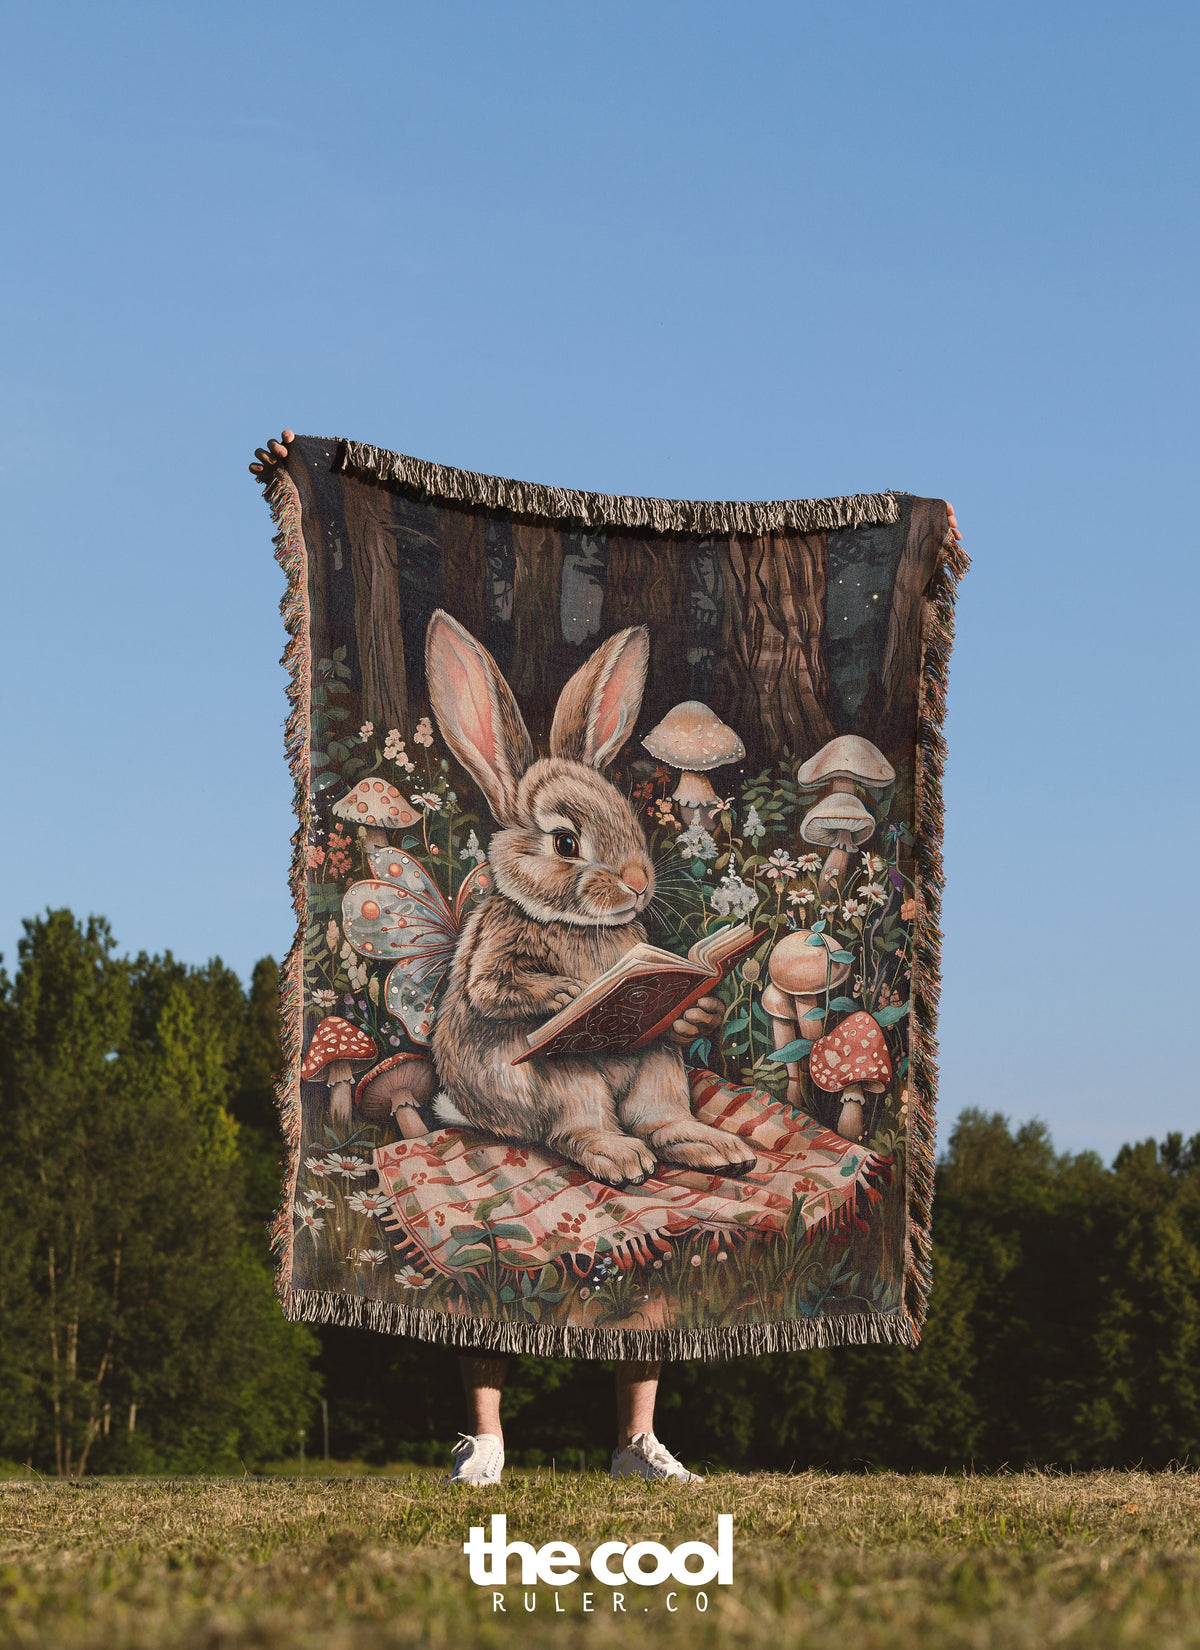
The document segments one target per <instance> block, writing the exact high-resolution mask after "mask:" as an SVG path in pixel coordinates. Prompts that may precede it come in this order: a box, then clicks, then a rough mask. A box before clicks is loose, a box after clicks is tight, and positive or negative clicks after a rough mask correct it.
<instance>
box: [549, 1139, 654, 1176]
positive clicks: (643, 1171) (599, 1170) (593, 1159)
mask: <svg viewBox="0 0 1200 1650" xmlns="http://www.w3.org/2000/svg"><path fill="white" fill-rule="evenodd" d="M555 1145H556V1146H557V1147H558V1149H559V1150H560V1151H561V1152H563V1153H564V1154H565V1155H566V1156H567V1157H569V1158H570V1159H571V1161H572V1162H573V1163H578V1165H579V1167H580V1168H581V1169H583V1170H585V1171H586V1172H587V1173H588V1174H590V1175H591V1177H592V1179H593V1180H602V1181H603V1182H604V1184H605V1185H606V1186H640V1185H641V1183H642V1181H643V1180H645V1178H646V1176H647V1175H651V1174H653V1173H654V1170H655V1168H656V1167H657V1164H658V1160H657V1158H656V1157H655V1155H654V1153H653V1152H652V1151H651V1149H650V1147H649V1146H648V1145H646V1143H645V1141H643V1140H637V1139H635V1138H634V1136H633V1135H631V1134H608V1133H605V1132H604V1131H602V1130H600V1129H588V1130H586V1131H583V1132H581V1133H579V1134H577V1135H574V1136H573V1137H572V1138H571V1139H570V1140H569V1141H564V1140H559V1141H556V1142H555Z"/></svg>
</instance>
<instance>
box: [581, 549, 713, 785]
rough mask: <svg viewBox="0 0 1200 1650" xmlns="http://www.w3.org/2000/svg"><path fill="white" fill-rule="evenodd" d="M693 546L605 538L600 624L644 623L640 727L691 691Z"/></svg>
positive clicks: (605, 630)
mask: <svg viewBox="0 0 1200 1650" xmlns="http://www.w3.org/2000/svg"><path fill="white" fill-rule="evenodd" d="M695 550H696V546H695V544H694V543H692V542H691V541H688V540H680V539H662V538H649V539H631V538H622V537H618V536H617V535H614V534H610V535H609V538H608V567H607V573H606V576H605V581H604V605H603V608H602V609H601V619H600V628H601V632H602V634H603V635H604V636H611V635H612V634H613V633H614V632H615V631H618V630H624V629H625V627H626V626H627V625H635V624H644V625H645V626H646V627H647V629H648V630H649V632H650V670H649V673H648V675H647V678H646V693H645V697H644V698H643V700H642V716H641V722H642V725H643V726H645V727H653V726H654V724H655V723H657V722H660V721H661V720H662V718H663V717H664V716H665V715H666V714H667V712H668V711H669V710H670V709H671V707H672V706H673V705H677V704H679V702H680V700H682V699H686V698H688V697H689V695H690V692H691V665H690V664H689V662H688V625H689V621H690V618H691V593H692V584H691V580H692V556H693V554H694V553H695ZM643 754H644V753H643Z"/></svg>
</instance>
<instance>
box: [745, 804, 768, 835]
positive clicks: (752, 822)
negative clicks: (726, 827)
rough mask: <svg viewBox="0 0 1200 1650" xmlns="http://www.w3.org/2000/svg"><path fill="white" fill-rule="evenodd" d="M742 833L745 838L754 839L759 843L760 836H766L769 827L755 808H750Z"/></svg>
mask: <svg viewBox="0 0 1200 1650" xmlns="http://www.w3.org/2000/svg"><path fill="white" fill-rule="evenodd" d="M742 832H743V834H744V835H745V836H748V837H750V838H752V839H753V840H754V841H755V842H757V841H758V839H759V837H760V836H766V834H767V827H766V826H765V825H764V824H763V822H762V819H761V818H760V817H759V812H758V809H757V808H755V807H753V806H752V807H751V808H750V810H749V812H748V813H747V815H746V822H745V824H744V825H743V826H742Z"/></svg>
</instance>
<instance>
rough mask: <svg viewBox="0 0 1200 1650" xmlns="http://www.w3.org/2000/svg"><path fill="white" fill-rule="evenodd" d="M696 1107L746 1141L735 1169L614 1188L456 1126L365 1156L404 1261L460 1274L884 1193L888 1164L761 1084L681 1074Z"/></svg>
mask: <svg viewBox="0 0 1200 1650" xmlns="http://www.w3.org/2000/svg"><path fill="white" fill-rule="evenodd" d="M691 1086H692V1096H693V1109H694V1112H695V1115H696V1116H697V1117H698V1118H700V1119H701V1120H702V1121H704V1122H706V1123H711V1124H712V1125H713V1126H714V1127H715V1128H724V1129H729V1130H730V1131H732V1132H733V1133H735V1134H737V1135H738V1136H739V1137H740V1138H741V1139H743V1140H747V1141H749V1142H750V1143H751V1144H752V1145H753V1146H754V1148H755V1151H756V1154H757V1163H756V1165H755V1167H754V1169H752V1170H751V1171H750V1173H749V1174H747V1175H744V1176H742V1177H739V1178H738V1179H728V1178H725V1177H723V1176H721V1175H711V1174H704V1173H699V1172H697V1171H695V1170H689V1169H680V1168H671V1167H661V1168H660V1169H659V1171H658V1172H657V1173H656V1174H655V1175H653V1176H652V1177H651V1178H650V1179H649V1180H646V1181H643V1182H642V1184H641V1185H640V1186H627V1187H624V1188H622V1189H621V1190H619V1191H618V1190H615V1189H614V1188H613V1187H611V1186H605V1185H603V1184H602V1183H601V1182H599V1181H595V1180H589V1178H588V1176H587V1175H586V1174H584V1173H583V1171H582V1170H580V1169H575V1168H572V1167H571V1165H570V1164H569V1163H566V1162H564V1160H563V1159H562V1158H560V1157H556V1156H555V1155H554V1154H553V1153H550V1152H547V1151H545V1150H544V1149H539V1148H538V1147H535V1146H516V1145H505V1144H501V1143H497V1142H495V1141H491V1140H487V1139H485V1138H482V1137H481V1136H479V1135H477V1134H471V1133H468V1132H464V1131H463V1130H461V1129H440V1130H438V1131H437V1132H436V1133H435V1134H431V1135H429V1136H427V1137H425V1138H423V1139H417V1140H399V1141H392V1142H389V1143H388V1144H387V1145H385V1146H379V1147H377V1148H376V1151H375V1154H374V1166H375V1169H376V1171H377V1173H378V1175H379V1179H380V1183H381V1186H382V1187H383V1189H384V1190H385V1191H386V1192H387V1193H388V1194H389V1195H390V1197H391V1199H392V1206H391V1207H390V1209H388V1210H387V1212H386V1213H384V1214H382V1215H381V1217H380V1223H381V1225H382V1226H383V1228H384V1230H385V1231H387V1232H388V1233H389V1234H390V1235H391V1237H392V1241H393V1245H394V1247H395V1248H396V1250H397V1252H398V1253H400V1254H401V1255H402V1256H403V1258H404V1259H405V1260H406V1261H407V1262H408V1263H410V1264H417V1265H419V1266H422V1267H424V1266H427V1265H428V1266H433V1267H436V1268H438V1269H439V1270H440V1271H443V1272H462V1271H470V1270H473V1269H475V1268H477V1267H479V1266H483V1265H487V1264H488V1263H489V1262H490V1261H492V1260H493V1259H495V1260H496V1261H498V1262H500V1263H501V1264H503V1265H505V1266H511V1267H516V1268H519V1269H522V1270H525V1271H528V1270H530V1269H534V1268H536V1269H539V1270H540V1269H541V1268H542V1267H544V1266H546V1265H547V1264H548V1263H550V1262H553V1261H566V1262H568V1263H569V1264H570V1266H571V1268H572V1270H573V1272H574V1273H575V1274H576V1276H579V1277H585V1278H586V1277H587V1276H589V1275H590V1274H591V1272H592V1271H593V1269H594V1266H595V1262H596V1260H597V1259H598V1258H599V1257H600V1256H604V1255H611V1256H612V1258H613V1260H614V1262H615V1264H616V1265H618V1266H620V1267H622V1268H628V1267H631V1266H633V1265H635V1264H637V1263H641V1264H642V1265H651V1266H652V1265H653V1263H654V1262H655V1261H656V1260H661V1258H662V1255H663V1254H670V1253H671V1252H672V1242H673V1240H677V1239H680V1238H686V1237H689V1236H691V1235H692V1234H694V1233H698V1232H707V1233H709V1234H710V1235H720V1236H722V1237H724V1238H725V1239H726V1240H730V1239H733V1238H736V1237H738V1236H742V1237H746V1236H749V1235H750V1234H751V1233H758V1234H764V1233H771V1234H773V1235H776V1236H778V1235H780V1234H782V1233H783V1232H784V1231H785V1230H786V1229H787V1228H788V1225H789V1222H790V1223H791V1224H792V1225H793V1227H794V1228H795V1229H796V1230H798V1231H800V1232H803V1233H805V1234H807V1233H808V1232H809V1231H810V1230H812V1229H813V1228H814V1227H816V1226H822V1225H826V1224H829V1223H836V1222H838V1221H839V1220H841V1221H843V1222H845V1221H847V1220H855V1219H858V1220H861V1216H860V1215H859V1214H858V1213H857V1210H858V1206H859V1204H860V1203H862V1204H865V1205H866V1206H867V1207H868V1208H869V1206H870V1205H871V1204H873V1203H875V1202H878V1200H879V1198H880V1196H881V1195H882V1194H881V1192H880V1191H879V1189H878V1188H879V1186H880V1185H881V1184H883V1183H886V1180H887V1178H888V1171H889V1164H888V1163H887V1162H885V1161H884V1160H881V1159H880V1158H879V1157H877V1156H876V1155H875V1154H874V1153H873V1152H870V1151H867V1150H865V1149H864V1148H863V1147H861V1146H859V1145H856V1144H855V1143H854V1142H852V1141H849V1140H844V1139H843V1138H842V1137H841V1135H838V1134H835V1133H833V1131H832V1130H830V1129H825V1128H822V1127H821V1125H820V1124H819V1123H816V1122H814V1121H813V1120H812V1119H811V1118H809V1117H805V1116H803V1115H802V1114H800V1113H797V1112H794V1111H792V1110H791V1108H790V1107H786V1106H783V1105H781V1104H780V1103H779V1102H778V1101H776V1100H772V1099H771V1097H770V1095H768V1094H764V1093H763V1092H762V1091H761V1090H757V1089H753V1088H747V1087H735V1086H733V1085H731V1084H728V1083H725V1082H723V1081H722V1079H721V1078H719V1077H717V1076H715V1075H714V1074H713V1073H712V1072H707V1071H697V1072H693V1073H692V1074H691Z"/></svg>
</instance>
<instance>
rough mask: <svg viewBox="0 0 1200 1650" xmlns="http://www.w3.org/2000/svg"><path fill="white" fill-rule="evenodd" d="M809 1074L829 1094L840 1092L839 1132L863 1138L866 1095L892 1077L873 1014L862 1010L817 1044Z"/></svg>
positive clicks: (877, 1090) (876, 1091) (877, 1091)
mask: <svg viewBox="0 0 1200 1650" xmlns="http://www.w3.org/2000/svg"><path fill="white" fill-rule="evenodd" d="M808 1074H809V1076H810V1077H811V1078H812V1080H813V1082H814V1083H815V1084H816V1085H817V1087H818V1088H819V1089H824V1090H825V1092H826V1093H827V1094H838V1093H840V1094H841V1097H842V1109H841V1111H840V1113H839V1114H838V1121H837V1132H838V1133H839V1134H840V1135H842V1136H843V1138H844V1139H846V1140H861V1139H862V1131H863V1108H864V1106H865V1104H866V1099H865V1096H866V1094H882V1093H883V1091H884V1089H886V1088H887V1086H888V1084H889V1083H890V1082H891V1080H892V1061H891V1057H890V1055H889V1054H888V1049H887V1041H886V1039H885V1038H884V1035H883V1032H882V1031H880V1029H879V1026H878V1025H877V1023H876V1022H875V1020H874V1019H872V1017H871V1015H869V1014H866V1013H864V1012H863V1010H862V1009H859V1010H858V1012H857V1013H855V1014H851V1015H850V1017H849V1018H848V1019H845V1020H843V1021H842V1023H841V1025H840V1026H835V1027H834V1028H833V1030H832V1031H828V1032H826V1034H825V1036H824V1037H822V1038H821V1039H820V1041H819V1042H817V1043H815V1044H814V1045H813V1047H812V1050H811V1052H810V1053H809V1057H808Z"/></svg>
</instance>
